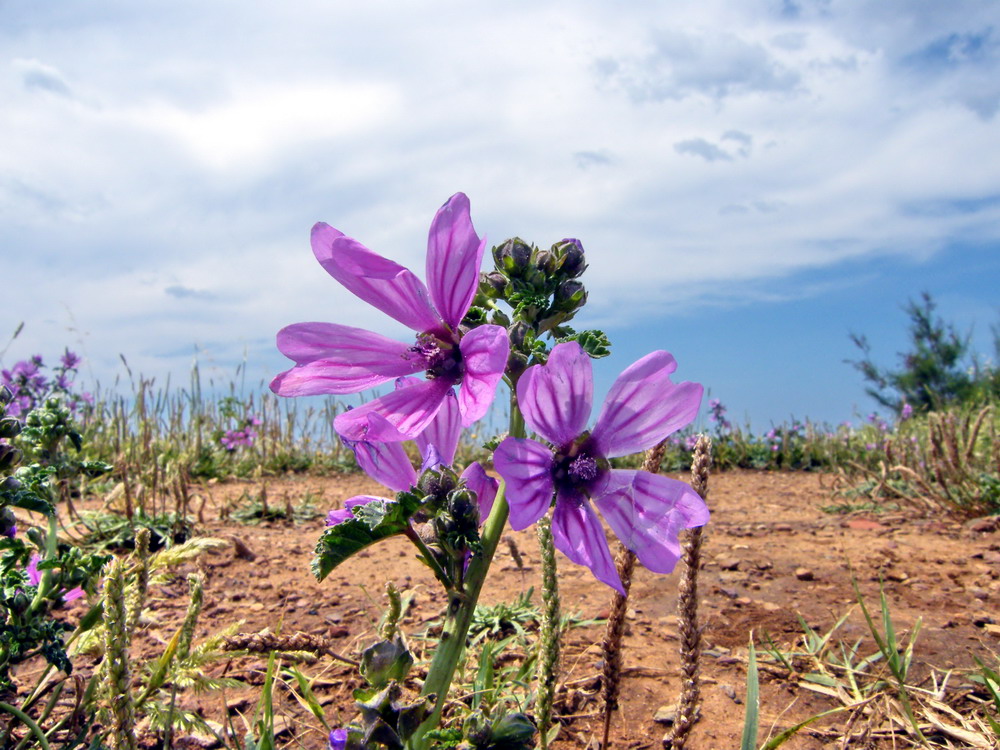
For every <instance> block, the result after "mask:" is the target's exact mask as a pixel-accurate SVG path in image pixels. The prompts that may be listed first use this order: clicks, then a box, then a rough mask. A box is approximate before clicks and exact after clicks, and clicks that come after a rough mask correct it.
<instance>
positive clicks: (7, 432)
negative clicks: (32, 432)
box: [0, 417, 21, 438]
mask: <svg viewBox="0 0 1000 750" xmlns="http://www.w3.org/2000/svg"><path fill="white" fill-rule="evenodd" d="M20 434H21V423H20V422H19V421H18V420H17V419H16V418H14V417H4V418H3V419H0V438H12V437H17V436H18V435H20Z"/></svg>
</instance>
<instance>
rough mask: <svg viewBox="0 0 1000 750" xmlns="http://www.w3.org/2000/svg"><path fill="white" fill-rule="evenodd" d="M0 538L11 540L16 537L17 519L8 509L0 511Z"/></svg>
mask: <svg viewBox="0 0 1000 750" xmlns="http://www.w3.org/2000/svg"><path fill="white" fill-rule="evenodd" d="M0 536H5V537H7V538H8V539H13V538H14V537H15V536H17V519H16V518H15V517H14V514H13V513H11V512H10V508H4V509H3V510H0Z"/></svg>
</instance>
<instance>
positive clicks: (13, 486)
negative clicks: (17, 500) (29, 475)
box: [0, 477, 21, 492]
mask: <svg viewBox="0 0 1000 750" xmlns="http://www.w3.org/2000/svg"><path fill="white" fill-rule="evenodd" d="M19 489H21V482H20V480H18V479H16V478H15V477H7V478H6V479H4V480H3V481H2V482H0V492H17V491H18V490H19Z"/></svg>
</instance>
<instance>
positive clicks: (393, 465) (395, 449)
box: [350, 414, 417, 492]
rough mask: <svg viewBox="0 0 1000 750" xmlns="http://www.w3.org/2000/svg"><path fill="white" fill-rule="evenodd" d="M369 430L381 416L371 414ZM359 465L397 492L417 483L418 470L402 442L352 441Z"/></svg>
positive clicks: (375, 478) (369, 474) (376, 479)
mask: <svg viewBox="0 0 1000 750" xmlns="http://www.w3.org/2000/svg"><path fill="white" fill-rule="evenodd" d="M368 419H369V430H371V429H372V428H371V425H372V422H377V421H378V419H379V416H378V415H377V414H370V415H369V416H368ZM350 445H351V449H352V450H353V451H354V458H355V459H356V460H357V462H358V466H360V467H361V470H362V471H363V472H365V474H367V475H368V476H370V477H371V478H372V479H374V480H375V481H376V482H378V483H380V484H383V485H385V486H386V487H388V488H389V489H390V490H393V491H395V492H405V491H406V490H409V489H410V488H411V487H413V485H415V484H416V483H417V472H415V471H414V470H413V464H411V463H410V457H409V456H408V455H406V450H405V449H404V448H403V444H402V443H398V442H397V443H373V442H371V441H368V440H360V441H358V442H355V443H351V444H350Z"/></svg>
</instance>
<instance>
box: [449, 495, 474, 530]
mask: <svg viewBox="0 0 1000 750" xmlns="http://www.w3.org/2000/svg"><path fill="white" fill-rule="evenodd" d="M448 512H449V513H450V514H451V516H452V518H454V519H455V525H456V527H457V528H458V530H459V531H462V532H466V533H468V532H469V531H470V530H472V531H474V530H475V529H476V528H478V526H479V504H478V503H477V502H476V494H475V493H474V492H472V491H471V490H467V489H461V490H455V491H454V492H452V493H451V496H450V497H449V498H448Z"/></svg>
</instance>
